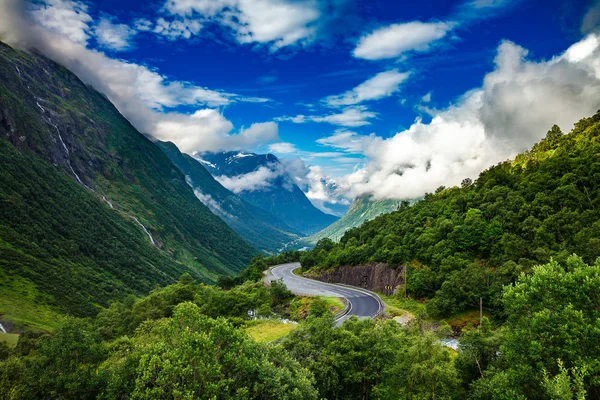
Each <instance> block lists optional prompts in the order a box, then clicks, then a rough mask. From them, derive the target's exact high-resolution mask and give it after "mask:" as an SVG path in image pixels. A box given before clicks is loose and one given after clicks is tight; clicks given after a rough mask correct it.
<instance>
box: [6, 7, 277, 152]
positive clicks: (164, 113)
mask: <svg viewBox="0 0 600 400" xmlns="http://www.w3.org/2000/svg"><path fill="white" fill-rule="evenodd" d="M28 11H30V12H28ZM71 19H72V20H71ZM0 22H1V24H0V35H1V36H0V38H1V39H2V40H4V41H6V42H7V43H9V44H11V45H14V46H20V47H23V48H36V49H37V50H39V51H40V52H42V53H43V54H45V55H46V56H48V57H49V58H51V59H53V60H55V61H56V62H58V63H60V64H62V65H64V66H66V67H67V68H69V69H70V70H71V71H73V72H74V73H75V74H76V75H77V76H78V77H79V78H80V79H81V80H82V81H84V82H85V83H86V84H89V85H91V86H93V87H94V88H95V89H96V90H98V91H99V92H101V93H103V94H105V95H106V96H107V97H108V98H109V99H110V101H111V102H112V103H113V104H114V105H115V106H116V107H117V109H118V110H119V111H120V112H121V113H122V114H123V115H124V116H125V117H126V118H127V119H128V120H129V121H131V123H132V124H133V125H134V126H135V127H136V128H137V129H138V130H139V131H141V132H143V133H147V134H150V135H152V136H154V137H156V138H159V139H160V140H166V141H172V142H174V143H175V144H176V145H178V146H179V147H180V148H181V149H182V150H183V151H185V152H192V151H209V150H224V149H239V148H240V147H247V146H253V145H258V144H263V143H265V142H269V141H274V140H277V138H278V134H277V124H275V123H273V122H268V123H264V124H253V125H252V126H251V127H250V128H248V129H245V130H244V129H242V130H241V131H240V132H239V133H237V134H232V131H233V125H232V124H231V122H230V121H228V120H227V119H226V118H225V117H224V116H223V115H222V114H221V113H220V112H219V111H218V110H216V109H215V108H213V107H220V106H226V105H229V104H232V103H235V102H244V101H248V102H263V101H267V99H261V98H254V97H244V96H240V95H237V94H233V93H227V92H223V91H218V90H211V89H208V88H205V87H202V86H199V85H196V84H193V83H190V82H181V81H173V80H170V79H169V78H168V77H166V76H163V75H161V74H160V73H159V72H157V71H156V70H153V69H151V68H149V67H147V66H144V65H139V64H134V63H130V62H127V61H124V60H119V59H114V58H111V57H108V56H107V55H106V54H104V53H103V52H101V51H97V50H93V49H90V48H88V47H87V41H88V39H89V34H88V32H89V31H90V29H91V28H90V26H91V25H92V18H91V17H90V16H89V15H88V14H87V6H85V5H83V4H82V3H77V2H73V1H69V0H48V1H47V2H46V3H41V4H36V5H35V6H34V7H33V9H32V10H26V9H25V8H24V4H23V2H21V1H18V0H4V1H3V2H1V3H0ZM179 106H188V107H197V109H196V110H195V111H194V112H191V113H189V114H184V113H180V112H176V111H173V108H176V107H179Z"/></svg>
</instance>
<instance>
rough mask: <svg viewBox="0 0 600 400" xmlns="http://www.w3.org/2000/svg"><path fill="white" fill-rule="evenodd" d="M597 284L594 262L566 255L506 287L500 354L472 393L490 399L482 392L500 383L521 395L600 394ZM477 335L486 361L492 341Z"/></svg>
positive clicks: (598, 268) (599, 269)
mask: <svg viewBox="0 0 600 400" xmlns="http://www.w3.org/2000/svg"><path fill="white" fill-rule="evenodd" d="M599 284H600V260H599V261H597V262H596V264H594V265H592V266H588V265H587V264H585V263H584V262H583V260H582V259H581V258H579V257H577V256H572V257H569V258H568V260H567V261H566V262H565V263H564V264H559V263H558V262H556V261H551V262H550V263H548V264H545V265H542V266H538V267H535V268H534V269H533V272H532V274H530V275H525V274H523V275H521V276H520V278H519V279H518V281H517V282H516V283H515V284H514V285H512V286H509V287H507V288H506V289H505V291H504V296H503V302H504V304H505V307H506V310H507V314H508V320H507V327H506V329H505V330H504V333H503V335H502V343H501V346H500V348H499V353H498V354H501V357H500V358H499V359H498V360H497V362H495V365H494V367H495V368H492V369H490V370H489V372H488V373H487V374H484V375H485V378H484V379H481V380H480V381H478V382H475V384H474V385H475V386H474V387H475V388H476V392H477V393H487V394H486V395H485V396H489V397H491V398H496V397H493V396H491V395H490V392H489V391H488V390H489V389H490V388H491V387H493V386H496V383H495V382H500V381H501V382H503V385H506V386H509V387H511V388H513V390H514V389H518V390H517V392H518V393H519V394H520V395H521V396H524V397H527V398H551V399H563V398H569V399H572V398H581V397H582V396H583V394H582V393H584V392H586V393H587V396H586V398H592V399H597V398H600V362H599V360H600V349H599V348H598V345H597V344H598V341H599V340H600V337H599V335H600V322H599V321H600V308H599V307H598V304H600V303H599V301H600V299H599V298H598V291H597V287H598V285H599ZM481 335H482V338H481V339H479V340H478V342H479V343H480V344H479V346H478V348H479V349H480V350H479V354H482V359H484V360H488V361H489V360H490V355H492V354H491V353H493V349H494V348H495V347H496V345H495V344H494V343H493V342H490V340H491V337H489V336H488V337H489V339H486V338H485V336H486V334H485V332H483V333H482V334H481ZM473 339H474V338H473V337H471V339H470V341H471V342H473ZM486 348H487V349H488V350H487V351H486V352H485V353H487V354H488V355H487V356H485V353H484V352H483V350H485V349H486ZM491 358H492V359H493V355H492V357H491ZM484 388H487V389H484ZM540 393H546V395H545V396H542V395H540ZM485 396H483V397H485Z"/></svg>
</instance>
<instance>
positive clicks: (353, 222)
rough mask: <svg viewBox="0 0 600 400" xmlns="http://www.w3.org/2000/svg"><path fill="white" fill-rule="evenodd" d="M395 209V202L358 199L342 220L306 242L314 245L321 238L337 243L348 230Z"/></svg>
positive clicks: (396, 205) (396, 204)
mask: <svg viewBox="0 0 600 400" xmlns="http://www.w3.org/2000/svg"><path fill="white" fill-rule="evenodd" d="M397 208H398V201H397V200H369V199H367V198H365V197H359V198H357V199H355V200H354V202H352V205H351V206H350V208H349V209H348V212H347V213H346V214H345V215H344V216H343V217H342V218H340V219H339V220H337V221H336V222H334V223H333V224H331V225H330V226H328V227H327V228H325V229H323V230H322V231H320V232H318V233H316V234H315V235H313V236H311V237H309V238H308V239H306V241H307V242H308V243H310V244H311V245H314V244H316V243H317V242H318V241H319V240H320V239H323V238H329V239H331V240H333V241H338V240H340V239H341V237H342V236H344V233H346V231H347V230H348V229H350V228H354V227H357V226H359V225H361V224H362V223H363V222H365V221H370V220H372V219H373V218H375V217H377V216H379V215H381V214H384V213H389V212H392V211H394V210H396V209H397Z"/></svg>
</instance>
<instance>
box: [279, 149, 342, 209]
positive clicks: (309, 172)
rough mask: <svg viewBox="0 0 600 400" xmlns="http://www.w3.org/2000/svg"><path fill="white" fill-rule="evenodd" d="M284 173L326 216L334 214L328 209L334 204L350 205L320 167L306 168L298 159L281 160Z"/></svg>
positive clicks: (333, 181) (332, 180)
mask: <svg viewBox="0 0 600 400" xmlns="http://www.w3.org/2000/svg"><path fill="white" fill-rule="evenodd" d="M280 161H281V164H282V165H283V168H284V170H285V173H286V174H287V175H288V176H289V177H290V178H291V179H292V181H293V182H294V183H295V184H296V185H297V186H298V187H299V188H300V190H302V191H303V192H304V194H306V197H307V198H308V199H309V200H310V201H311V203H312V204H313V205H314V206H315V207H317V208H318V209H320V210H321V211H323V212H325V213H328V214H335V212H334V211H333V210H332V209H331V208H330V206H331V205H335V204H343V205H348V204H350V200H349V199H348V198H346V197H345V196H344V193H343V192H340V191H338V186H337V184H336V182H335V180H334V179H332V178H331V177H329V176H328V175H327V174H326V173H325V172H324V171H323V169H322V168H321V167H320V166H316V165H311V166H306V164H305V163H304V161H303V160H302V159H300V158H282V159H281V160H280Z"/></svg>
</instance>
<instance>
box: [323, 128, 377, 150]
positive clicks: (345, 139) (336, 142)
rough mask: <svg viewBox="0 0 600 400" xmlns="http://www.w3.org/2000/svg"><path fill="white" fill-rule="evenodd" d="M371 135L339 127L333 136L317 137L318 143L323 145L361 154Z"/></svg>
mask: <svg viewBox="0 0 600 400" xmlns="http://www.w3.org/2000/svg"><path fill="white" fill-rule="evenodd" d="M367 138H369V136H365V135H360V134H358V133H356V132H352V131H347V130H344V129H338V130H336V131H335V132H334V134H333V135H331V136H326V137H323V138H320V139H317V143H319V144H322V145H323V146H328V147H333V148H336V149H340V150H343V151H345V152H348V153H355V154H359V153H362V152H363V150H364V145H363V144H364V142H365V140H366V139H367Z"/></svg>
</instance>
